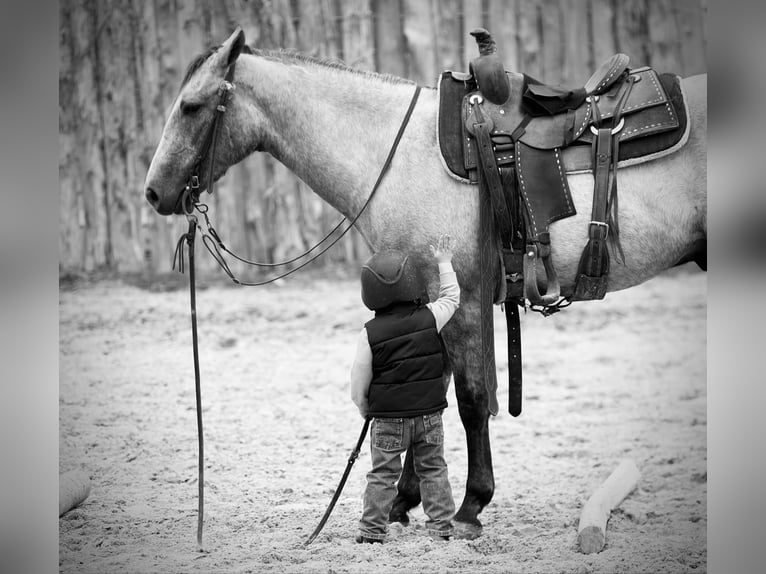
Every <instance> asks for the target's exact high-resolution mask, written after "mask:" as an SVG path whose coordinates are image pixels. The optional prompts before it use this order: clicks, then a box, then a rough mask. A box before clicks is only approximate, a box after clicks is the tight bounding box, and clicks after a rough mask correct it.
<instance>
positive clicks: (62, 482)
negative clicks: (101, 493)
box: [59, 470, 90, 516]
mask: <svg viewBox="0 0 766 574" xmlns="http://www.w3.org/2000/svg"><path fill="white" fill-rule="evenodd" d="M89 494H90V477H89V476H88V475H87V474H85V473H84V472H83V471H81V470H70V471H69V472H65V473H64V474H62V475H59V516H61V515H62V514H64V513H66V512H68V511H70V510H71V509H73V508H74V507H75V506H79V505H80V504H82V503H83V501H84V500H85V499H86V498H88V495H89Z"/></svg>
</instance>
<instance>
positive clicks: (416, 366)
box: [365, 303, 447, 417]
mask: <svg viewBox="0 0 766 574" xmlns="http://www.w3.org/2000/svg"><path fill="white" fill-rule="evenodd" d="M365 328H366V329H367V339H368V340H369V342H370V348H371V349H372V382H371V383H370V390H369V394H368V397H367V400H368V404H369V414H370V416H373V417H376V416H377V417H414V416H418V415H427V414H430V413H434V412H436V411H439V410H441V409H443V408H445V407H446V406H447V389H446V388H445V385H444V357H443V355H442V352H443V351H442V344H441V337H440V336H439V333H438V332H437V330H436V320H435V319H434V316H433V313H431V311H430V310H429V309H428V308H427V307H425V306H422V307H418V306H416V305H415V304H414V303H405V304H402V305H394V306H393V307H391V308H388V309H385V310H383V311H378V312H377V313H376V314H375V318H374V319H372V320H371V321H369V322H368V323H367V324H366V325H365Z"/></svg>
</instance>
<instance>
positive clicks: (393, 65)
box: [372, 0, 407, 77]
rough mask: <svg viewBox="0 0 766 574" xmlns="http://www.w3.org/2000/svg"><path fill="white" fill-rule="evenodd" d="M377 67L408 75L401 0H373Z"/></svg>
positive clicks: (403, 75) (381, 69) (387, 71)
mask: <svg viewBox="0 0 766 574" xmlns="http://www.w3.org/2000/svg"><path fill="white" fill-rule="evenodd" d="M372 18H373V33H374V38H375V69H376V70H377V71H379V72H384V73H388V74H394V75H396V76H401V77H407V69H406V65H405V54H406V44H405V39H404V27H403V23H402V5H401V0H373V1H372Z"/></svg>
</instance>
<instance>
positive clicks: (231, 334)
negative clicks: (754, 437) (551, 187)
mask: <svg viewBox="0 0 766 574" xmlns="http://www.w3.org/2000/svg"><path fill="white" fill-rule="evenodd" d="M322 276H325V277H327V274H326V273H320V272H311V273H307V274H297V275H295V276H292V277H291V278H289V279H288V280H287V281H285V282H283V283H282V284H280V285H271V286H268V287H260V288H243V287H236V286H224V285H212V284H211V285H210V286H208V287H207V288H206V289H204V290H202V291H200V292H199V293H198V309H199V310H198V320H199V329H200V345H201V358H200V360H201V365H202V397H203V403H204V409H203V416H204V426H205V456H206V466H205V473H206V474H205V523H204V545H203V546H204V547H203V550H204V551H199V549H198V548H197V543H196V528H197V502H198V498H197V489H198V486H197V434H196V432H197V431H196V418H195V416H196V415H195V399H194V376H193V366H192V358H191V335H190V320H189V310H188V304H189V302H188V293H187V292H186V291H185V290H184V289H182V290H175V291H162V290H160V291H152V290H146V289H141V288H139V287H136V286H131V285H129V284H126V283H124V282H116V281H101V282H84V281H80V282H77V281H76V282H67V283H66V284H65V285H64V288H62V290H61V291H60V335H59V336H60V356H59V361H60V365H59V368H60V381H59V389H60V398H59V405H60V411H59V412H60V421H59V422H60V427H59V428H60V431H59V432H60V435H59V436H60V447H59V448H60V463H59V466H60V472H62V473H63V472H66V471H68V470H73V469H81V470H84V471H85V472H87V473H88V474H89V475H90V476H91V479H92V490H91V492H90V496H89V497H88V498H87V499H86V500H85V502H84V503H83V504H82V505H81V506H80V507H78V508H75V509H73V510H71V511H69V512H68V513H66V514H65V515H64V516H62V517H61V518H60V519H59V536H60V537H59V564H60V571H61V572H93V573H110V572H130V573H133V572H136V573H138V572H145V573H176V572H205V573H207V572H211V573H212V572H255V573H258V572H280V573H292V572H323V573H340V572H439V573H442V572H487V573H501V572H503V573H504V572H518V573H533V572H534V573H538V572H546V573H547V572H550V573H578V574H580V573H588V572H599V573H616V572H625V573H628V572H629V573H636V572H647V573H648V572H651V573H674V574H675V573H685V572H705V571H706V570H707V538H706V529H707V455H706V452H707V451H706V431H707V416H706V406H707V393H706V309H707V307H706V300H707V277H706V275H705V274H702V273H697V272H694V271H692V270H690V269H688V268H682V269H681V270H678V271H675V272H673V273H669V274H665V275H663V276H660V277H658V278H655V279H654V280H652V281H650V282H648V283H646V284H644V285H641V286H639V287H635V288H633V289H630V290H628V291H624V292H619V293H610V294H609V295H607V297H606V299H605V300H604V301H600V302H589V303H577V304H575V305H573V306H572V307H570V308H569V309H567V310H565V311H564V312H562V313H559V314H557V315H555V316H552V317H549V318H543V317H541V316H539V315H537V314H534V313H528V314H526V315H524V316H522V343H523V354H524V385H525V386H524V403H523V408H524V412H523V413H522V415H521V416H520V417H519V418H513V417H511V416H510V415H509V414H508V413H507V410H503V408H504V406H505V405H507V398H508V389H507V355H506V351H505V344H506V334H505V324H504V320H503V317H502V314H501V311H500V309H499V308H496V314H495V322H496V346H497V360H498V377H499V381H500V388H499V396H498V398H499V401H500V404H501V407H502V408H501V412H500V414H499V415H498V416H497V417H495V418H494V419H493V420H491V421H490V433H491V441H492V446H493V460H494V469H495V482H496V490H495V495H494V498H493V500H492V502H491V504H490V505H489V506H487V508H485V510H484V512H483V513H482V514H481V515H480V518H481V519H482V521H483V524H484V533H483V535H482V536H481V537H480V538H478V539H476V540H471V541H469V540H453V541H450V542H447V543H443V542H441V543H436V542H434V541H432V540H430V539H429V538H428V537H426V536H424V535H423V530H422V525H423V523H424V520H425V519H424V515H423V513H422V510H421V509H420V507H418V508H417V509H416V510H414V511H413V512H412V520H411V523H410V526H409V527H407V528H404V527H400V526H399V525H395V526H394V527H393V528H392V533H391V537H390V541H389V542H388V543H386V544H384V545H374V546H368V545H363V546H362V545H357V544H355V543H354V542H353V540H352V539H353V536H354V534H355V532H356V526H357V520H358V518H359V515H360V512H361V496H362V492H363V488H364V484H365V473H366V471H367V468H368V466H369V462H370V456H369V450H368V448H369V447H368V443H367V442H365V446H364V448H363V451H362V455H361V456H360V457H359V460H358V461H357V463H356V466H355V467H354V469H353V471H352V473H351V476H350V478H349V480H348V483H347V485H346V487H345V489H344V491H343V494H342V496H341V498H340V500H339V502H338V504H337V506H336V508H335V511H334V513H333V515H332V517H331V518H330V520H329V522H328V524H327V525H326V526H325V528H324V530H323V531H322V533H321V534H320V536H319V537H318V538H317V540H316V541H315V542H314V543H313V544H312V545H311V546H309V547H304V546H303V542H304V541H305V539H306V537H307V536H308V535H309V533H310V532H311V531H312V530H313V529H314V527H315V526H316V524H317V523H318V521H319V519H320V518H321V516H322V513H323V512H324V510H325V508H326V506H327V504H328V502H329V500H330V497H331V495H332V493H333V491H334V489H335V487H336V485H337V483H338V480H339V479H340V476H341V473H342V471H343V468H344V467H345V464H346V461H347V458H348V454H349V452H350V451H351V449H352V447H353V445H354V442H355V440H356V438H357V437H358V434H359V430H360V428H361V423H362V419H361V418H360V416H359V414H358V413H357V411H356V408H355V407H354V405H353V404H352V403H351V400H350V398H349V393H348V383H347V381H348V371H349V367H350V363H351V358H352V355H353V350H354V345H355V341H356V337H357V334H358V331H359V329H360V328H361V326H362V324H363V322H364V321H365V320H366V319H367V318H368V317H369V313H368V312H367V311H366V309H365V308H364V307H363V306H362V304H361V300H360V297H359V287H358V282H357V279H356V277H355V276H352V275H351V274H344V273H335V274H334V275H333V277H332V278H324V279H323V278H321V277H322ZM184 280H185V279H184ZM448 398H449V401H450V406H449V408H448V409H447V411H446V412H445V416H444V420H445V435H446V437H445V441H446V449H445V450H446V457H447V462H448V464H449V472H450V479H451V482H452V488H453V491H454V493H455V498H456V503H457V504H458V505H459V504H460V501H461V500H462V495H463V488H464V484H465V478H466V472H467V467H466V447H465V440H464V434H463V430H462V426H461V423H460V420H459V416H458V410H457V408H456V402H455V398H454V390H452V389H450V393H449V395H448ZM625 457H627V458H631V459H633V460H634V461H635V462H636V464H637V465H638V468H639V469H640V471H641V479H640V482H639V485H638V488H637V489H636V490H635V491H634V492H633V493H632V494H631V495H630V496H629V497H628V498H627V499H625V501H624V502H623V503H622V504H621V505H620V507H619V508H618V509H617V510H616V511H615V512H613V513H612V517H611V519H610V521H609V523H608V529H607V542H606V546H605V548H604V550H603V551H602V552H600V553H598V554H591V555H585V554H582V553H580V552H579V551H578V548H577V525H578V520H579V514H580V510H581V508H582V505H583V504H584V502H585V501H586V500H587V498H588V497H589V496H590V494H591V493H592V492H593V490H594V489H595V488H596V487H597V486H598V485H599V484H600V483H601V482H602V481H603V480H604V479H605V478H606V477H607V476H608V475H609V474H610V472H611V471H612V470H613V469H614V468H615V467H616V466H617V464H618V463H619V461H620V460H621V459H622V458H625Z"/></svg>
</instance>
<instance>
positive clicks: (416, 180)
mask: <svg viewBox="0 0 766 574" xmlns="http://www.w3.org/2000/svg"><path fill="white" fill-rule="evenodd" d="M234 63H236V66H235V69H234V76H233V83H234V85H235V86H236V89H235V90H234V92H233V96H232V97H231V98H230V100H229V103H228V106H227V108H228V109H227V111H226V113H225V114H224V116H223V119H222V124H221V126H220V134H219V141H218V145H217V152H216V156H215V164H214V173H213V176H214V178H215V179H217V178H220V177H221V176H222V175H223V174H224V173H225V172H226V170H227V169H228V168H229V166H231V165H234V164H236V163H237V162H239V161H241V160H242V159H244V158H245V157H246V156H248V155H249V154H251V153H252V152H255V151H264V152H268V153H270V154H271V155H272V156H273V157H275V158H276V159H277V160H279V161H280V162H282V163H283V164H284V165H285V166H287V167H288V168H289V169H290V170H291V171H293V172H294V173H295V174H296V175H298V176H299V177H300V178H301V179H302V180H303V181H305V182H306V183H307V184H308V185H309V186H310V187H311V188H312V189H313V191H314V192H316V193H317V194H318V195H319V196H320V197H322V198H323V199H324V200H325V201H327V202H328V203H329V204H330V205H332V206H333V207H335V208H336V209H337V210H338V211H340V212H341V213H343V214H344V215H345V216H346V217H348V218H353V217H354V216H355V215H356V214H357V213H358V212H359V210H360V209H361V207H362V205H363V204H364V203H365V201H366V200H367V198H368V196H369V194H370V191H371V189H372V187H373V184H374V182H375V179H376V178H377V176H378V172H379V170H380V167H381V166H382V165H383V163H384V161H385V158H386V156H387V154H388V152H389V149H390V147H391V144H392V142H393V140H394V137H395V135H396V133H397V130H398V128H399V125H400V123H401V121H402V118H403V116H404V114H405V111H406V110H407V107H408V104H409V102H410V100H411V98H412V95H413V91H414V89H415V84H413V83H412V82H409V81H406V80H403V79H399V78H395V77H391V76H387V75H380V74H376V73H371V72H362V71H357V70H352V69H349V68H347V67H345V66H343V65H341V64H337V63H328V62H324V61H317V60H315V59H312V58H308V57H304V56H300V55H296V54H292V53H285V52H281V51H260V50H255V51H253V50H251V49H249V48H247V47H246V46H245V37H244V34H243V33H242V32H241V30H237V31H236V32H234V33H233V34H232V35H231V37H229V38H228V39H227V40H226V41H225V42H224V43H223V45H221V46H220V47H218V48H217V49H216V50H213V51H211V52H209V53H207V54H205V55H203V56H200V57H199V58H197V59H196V60H195V61H194V62H193V63H192V64H191V65H190V67H189V71H188V72H187V77H186V79H185V81H184V83H183V86H182V88H181V90H180V93H179V95H178V97H177V98H176V100H175V102H174V103H173V107H172V110H171V112H170V116H169V117H168V119H167V123H166V125H165V128H164V131H163V133H162V138H161V140H160V142H159V144H158V146H157V150H156V152H155V155H154V158H153V160H152V163H151V166H150V168H149V171H148V174H147V177H146V186H145V187H146V189H145V193H146V197H147V199H148V201H149V202H150V203H151V205H152V206H153V207H154V208H155V209H156V210H157V211H158V212H159V213H160V214H162V215H171V214H174V213H175V214H179V213H182V212H183V209H182V195H183V192H184V188H185V186H186V183H187V180H188V179H189V176H190V173H191V170H192V168H193V166H194V165H195V163H196V161H197V154H198V153H199V150H200V145H201V141H200V140H201V139H202V138H203V135H204V134H205V132H206V131H207V129H208V127H209V125H210V124H211V122H212V121H213V116H214V114H215V108H216V104H217V103H218V95H217V91H218V88H219V85H220V84H221V82H222V80H223V79H224V76H225V74H226V72H227V70H228V69H229V67H230V66H231V64H234ZM683 87H684V90H685V93H686V95H687V98H688V104H689V122H690V126H691V129H690V134H689V141H688V143H687V144H686V145H685V146H684V147H683V148H682V149H681V150H680V151H677V152H676V153H673V154H672V155H669V156H666V157H664V158H661V159H657V160H654V161H652V162H649V163H644V164H640V165H636V166H632V167H626V168H621V169H620V171H619V186H620V204H619V210H620V224H621V225H620V227H621V231H620V233H621V235H620V238H621V243H622V247H623V249H624V253H625V256H626V263H625V264H620V265H612V269H611V271H610V275H609V290H610V291H616V290H620V289H625V288H627V287H631V286H634V285H638V284H639V283H642V282H644V281H646V280H647V279H649V278H651V277H653V276H655V275H656V274H658V273H659V272H661V271H663V270H665V269H668V268H670V267H672V266H674V265H676V264H677V263H678V262H679V261H682V260H685V259H687V258H688V257H689V256H690V254H691V253H692V251H693V250H694V249H695V246H696V245H699V242H700V240H704V239H705V238H706V234H707V216H706V212H707V190H706V178H707V172H706V131H707V95H706V94H707V77H706V76H704V75H703V76H695V77H691V78H687V79H684V80H683ZM437 105H438V97H437V92H436V90H435V89H424V90H423V91H422V93H421V95H420V98H419V100H418V102H417V105H416V107H415V109H414V112H413V115H412V118H411V120H410V122H409V124H408V125H407V128H406V131H405V132H404V135H403V138H402V140H401V143H400V145H399V149H398V151H397V153H396V155H395V156H394V158H393V163H392V165H391V169H390V170H389V172H388V173H387V175H386V176H385V178H384V180H383V182H382V184H381V186H380V188H379V189H378V191H377V192H376V195H375V198H374V201H372V202H371V203H370V205H369V207H368V208H367V210H366V211H365V212H364V213H363V214H362V216H361V217H360V218H359V220H358V221H357V223H356V226H357V228H358V229H359V231H360V232H361V234H362V235H363V237H364V238H365V240H366V241H367V242H368V243H369V245H370V247H371V248H372V249H373V251H377V250H379V249H382V248H394V249H401V250H405V251H408V252H410V253H412V254H413V256H414V257H415V259H416V262H419V263H425V262H427V261H428V260H429V259H428V257H429V256H428V254H429V248H428V246H429V244H431V243H434V242H435V241H436V239H437V238H438V237H439V235H440V234H442V233H449V234H450V235H451V236H452V238H453V245H454V246H455V255H454V259H453V264H454V267H455V269H456V271H457V276H458V280H459V282H460V285H461V287H462V295H461V305H460V308H459V310H458V311H457V313H456V314H455V315H454V317H453V319H452V320H451V321H450V322H449V324H448V325H447V326H446V327H445V329H444V331H443V336H444V341H445V344H446V346H447V350H448V355H449V363H450V370H451V374H452V375H454V381H455V393H456V396H457V400H458V408H459V413H460V418H461V421H462V423H463V426H464V427H465V432H466V440H467V447H468V477H467V482H466V490H465V496H464V499H463V502H462V505H461V506H460V508H459V510H458V512H457V514H456V517H455V521H456V528H457V530H458V535H459V536H462V537H467V538H473V537H476V536H478V535H480V534H481V528H482V526H481V522H480V521H479V519H478V514H479V513H480V512H481V510H482V509H483V508H484V506H486V505H487V504H488V503H489V502H490V500H491V499H492V495H493V493H494V477H493V471H492V458H491V452H490V444H489V431H488V419H489V415H490V410H489V406H490V401H491V400H494V397H493V396H492V395H493V393H494V389H492V388H489V389H488V387H487V384H485V381H484V379H483V375H482V372H483V370H482V355H481V337H480V332H479V331H480V321H481V319H480V317H481V298H480V289H479V253H478V249H479V247H478V224H479V200H478V192H477V189H476V187H475V186H469V185H467V184H464V183H461V182H459V181H457V180H455V179H453V178H452V177H450V176H449V175H448V174H447V173H446V170H445V168H444V167H443V165H442V162H441V160H440V156H439V154H440V152H439V148H438V145H437V139H436V137H437V136H436V131H437V130H436V121H437ZM207 165H208V164H207V163H206V162H203V164H202V168H201V171H200V173H199V175H200V180H201V181H202V182H203V187H204V182H206V181H207V179H208V173H207ZM569 186H570V190H571V194H572V198H573V200H574V203H575V207H576V209H577V214H576V215H574V216H572V217H569V218H566V219H562V220H559V221H556V222H554V223H552V224H551V226H550V236H551V245H552V249H553V250H554V251H555V261H556V268H557V271H558V275H559V279H560V282H561V289H562V292H564V291H566V290H567V289H571V287H572V284H573V281H574V278H575V273H576V270H577V265H578V262H579V259H580V255H581V253H582V249H583V246H584V244H585V242H586V232H585V230H586V229H587V226H588V221H589V220H590V211H591V210H590V207H591V202H592V196H593V176H592V174H580V175H573V176H569ZM433 268H434V266H429V269H430V270H431V271H430V275H429V292H430V294H431V297H434V296H435V294H436V292H437V285H438V277H437V275H436V272H435V271H434V270H433ZM493 280H494V281H497V282H499V281H501V280H502V277H501V276H500V267H499V265H498V267H497V270H496V273H495V277H494V278H493ZM485 304H487V305H489V303H485ZM448 376H449V374H448ZM419 502H420V494H419V490H418V482H417V477H416V476H415V474H414V471H413V466H412V461H411V458H410V457H409V456H408V457H407V459H406V461H405V466H404V471H403V474H402V477H401V479H400V481H399V491H398V495H397V498H396V501H395V503H394V507H393V509H392V511H391V519H392V521H393V520H398V521H401V522H405V523H406V522H407V521H408V518H407V511H408V510H409V509H410V508H413V507H414V506H416V505H417V504H418V503H419Z"/></svg>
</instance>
